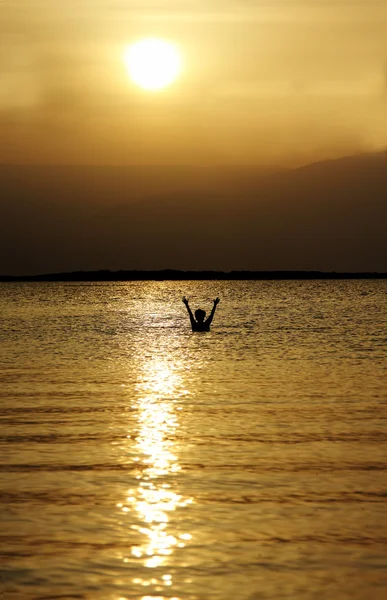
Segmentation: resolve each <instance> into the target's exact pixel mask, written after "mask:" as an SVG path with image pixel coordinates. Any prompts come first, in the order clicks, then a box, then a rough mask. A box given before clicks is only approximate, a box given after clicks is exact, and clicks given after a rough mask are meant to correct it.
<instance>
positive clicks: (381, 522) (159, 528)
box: [0, 280, 387, 600]
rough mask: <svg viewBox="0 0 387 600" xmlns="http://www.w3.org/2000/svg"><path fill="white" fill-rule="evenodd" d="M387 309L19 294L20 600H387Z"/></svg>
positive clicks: (307, 302) (10, 567)
mask: <svg viewBox="0 0 387 600" xmlns="http://www.w3.org/2000/svg"><path fill="white" fill-rule="evenodd" d="M386 292H387V282H386V281H378V280H375V281H369V280H367V281H365V280H363V281H335V282H332V281H320V282H319V281H313V282H308V281H300V282H292V281H286V282H243V281H230V282H228V281H223V282H157V283H156V282H135V283H97V284H95V283H85V284H78V283H77V284H72V283H10V284H1V286H0V309H1V311H0V314H1V329H0V336H1V337H0V341H1V370H0V381H1V386H0V406H1V419H0V456H1V463H0V500H1V530H0V570H1V579H0V592H1V594H2V595H1V594H0V597H1V599H2V600H3V599H4V600H8V599H10V600H13V599H19V598H20V599H22V600H32V599H36V600H37V599H40V600H43V599H45V600H48V599H54V598H63V599H69V600H70V599H73V598H74V599H82V600H83V599H85V600H94V599H96V600H119V599H121V600H122V599H130V600H132V599H133V600H134V599H136V600H137V599H139V600H140V599H141V600H165V599H172V598H174V599H178V600H201V599H208V600H220V599H222V600H231V599H235V598H237V599H240V600H260V599H273V600H278V599H281V598H295V599H297V600H298V599H299V600H307V599H308V600H309V599H328V598H329V599H332V598H334V599H335V600H342V599H344V598H354V599H368V598H373V599H377V598H380V599H382V598H383V599H384V598H385V593H386V586H387V520H386V514H387V513H386V509H387V506H386V503H387V475H386V457H387V454H386V450H387V420H386V418H387V410H386V388H387V386H386V383H387V381H386V365H387V361H386V354H387V352H386V341H387V332H386V323H387V319H386ZM183 295H187V296H189V297H190V298H191V304H192V307H193V308H197V307H198V306H201V307H203V308H205V309H206V310H207V311H209V310H210V309H211V299H212V298H214V297H216V296H218V295H219V296H220V297H221V303H220V305H219V307H218V310H217V314H216V315H215V319H214V322H213V326H212V331H211V333H209V334H208V333H207V334H206V333H192V332H191V331H190V328H189V320H188V317H187V314H186V312H185V308H184V306H183V304H182V302H181V296H183Z"/></svg>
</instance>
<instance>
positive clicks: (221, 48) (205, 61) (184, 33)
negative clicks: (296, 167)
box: [0, 0, 387, 165]
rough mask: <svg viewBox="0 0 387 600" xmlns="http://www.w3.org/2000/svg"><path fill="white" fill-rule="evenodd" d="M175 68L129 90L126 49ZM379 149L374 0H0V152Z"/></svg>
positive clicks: (117, 158)
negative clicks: (179, 64) (160, 86)
mask: <svg viewBox="0 0 387 600" xmlns="http://www.w3.org/2000/svg"><path fill="white" fill-rule="evenodd" d="M148 36H157V37H162V38H166V39H169V40H172V41H174V42H175V43H176V44H178V45H179V46H180V48H181V52H182V54H183V60H184V70H183V73H182V76H181V77H180V78H179V80H178V81H177V82H176V83H175V84H174V85H172V86H171V87H169V88H168V89H165V90H163V91H162V92H157V93H150V92H144V91H143V90H140V89H139V88H136V87H135V86H134V85H133V83H132V82H131V81H130V79H129V77H128V74H127V72H126V69H125V65H124V62H123V59H122V57H123V52H124V49H125V47H126V46H127V45H128V44H130V43H131V42H133V41H135V40H138V39H140V38H142V37H148ZM386 146H387V1H386V0H256V1H254V0H250V1H249V0H205V1H204V0H180V1H178V0H175V1H172V0H163V1H162V0H153V1H151V0H138V1H137V2H135V1H130V0H66V1H64V0H0V163H12V162H14V163H88V164H90V163H100V164H126V163H128V164H140V163H141V164H166V163H168V164H181V163H184V164H263V165H267V164H301V163H307V162H310V161H313V160H318V159H320V158H325V157H335V156H341V155H345V154H352V153H356V152H362V151H370V150H372V151H373V150H379V149H382V148H385V147H386Z"/></svg>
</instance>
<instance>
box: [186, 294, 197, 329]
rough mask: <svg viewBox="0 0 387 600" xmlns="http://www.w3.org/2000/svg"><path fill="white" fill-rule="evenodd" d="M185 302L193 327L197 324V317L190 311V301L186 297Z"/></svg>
mask: <svg viewBox="0 0 387 600" xmlns="http://www.w3.org/2000/svg"><path fill="white" fill-rule="evenodd" d="M183 302H184V304H185V306H186V308H187V310H188V314H189V319H190V321H191V325H194V324H195V323H196V321H195V317H194V316H193V314H192V310H191V309H190V307H189V304H188V300H187V298H186V297H185V296H184V298H183Z"/></svg>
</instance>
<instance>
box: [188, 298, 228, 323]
mask: <svg viewBox="0 0 387 600" xmlns="http://www.w3.org/2000/svg"><path fill="white" fill-rule="evenodd" d="M183 302H184V304H185V305H186V307H187V310H188V314H189V319H190V321H191V327H192V331H210V325H211V323H212V319H213V318H214V314H215V311H216V307H217V306H218V304H219V302H220V300H219V298H216V299H215V300H214V306H213V307H212V311H211V314H210V316H209V317H208V319H206V320H204V319H205V318H206V311H205V310H202V309H201V308H198V309H197V310H195V317H196V318H195V317H194V316H193V314H192V310H191V309H190V306H189V304H188V300H187V298H186V297H185V296H184V298H183Z"/></svg>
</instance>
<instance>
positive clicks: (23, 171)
mask: <svg viewBox="0 0 387 600" xmlns="http://www.w3.org/2000/svg"><path fill="white" fill-rule="evenodd" d="M0 190H1V197H2V219H1V224H0V234H1V236H0V273H5V274H6V273H43V272H64V271H78V270H81V269H83V270H95V269H112V270H119V269H139V270H152V269H153V270H157V269H165V268H172V269H182V270H203V269H205V270H208V269H209V270H223V271H230V270H264V271H277V270H318V271H379V272H385V271H387V247H386V235H385V224H386V222H387V154H386V153H380V154H373V155H364V156H354V157H347V158H343V159H338V160H331V161H324V162H321V163H315V164H312V165H308V166H305V167H302V168H299V169H294V170H282V171H279V172H278V173H275V174H272V173H266V174H264V173H262V172H261V171H259V170H254V169H253V168H238V167H234V168H233V169H224V168H220V167H219V168H210V167H208V168H207V167H203V168H200V167H198V168H195V167H192V168H190V167H181V168H180V167H179V168H175V169H174V168H170V167H141V168H138V167H106V168H105V167H101V168H97V167H16V166H15V167H4V166H3V167H0Z"/></svg>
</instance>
